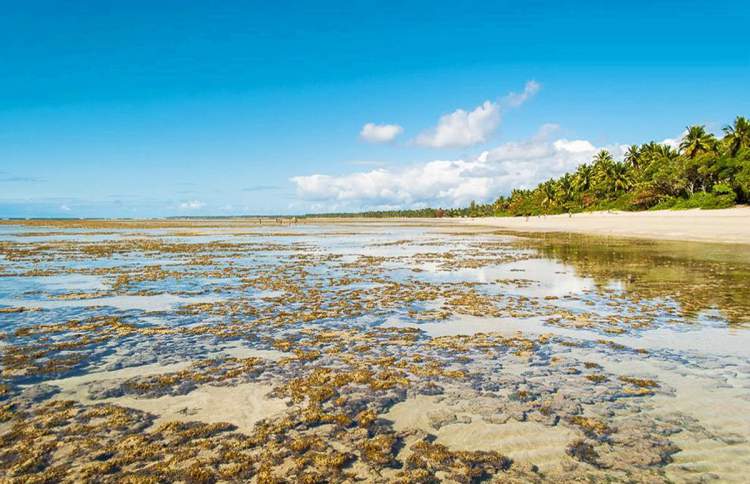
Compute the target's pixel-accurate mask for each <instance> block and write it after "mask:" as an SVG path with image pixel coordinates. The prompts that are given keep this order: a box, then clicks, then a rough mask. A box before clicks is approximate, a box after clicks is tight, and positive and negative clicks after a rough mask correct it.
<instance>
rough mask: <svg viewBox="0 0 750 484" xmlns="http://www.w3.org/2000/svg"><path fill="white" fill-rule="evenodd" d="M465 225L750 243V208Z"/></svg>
mask: <svg viewBox="0 0 750 484" xmlns="http://www.w3.org/2000/svg"><path fill="white" fill-rule="evenodd" d="M458 223H459V224H462V225H477V226H489V227H496V228H500V229H508V230H514V231H522V232H572V233H581V234H591V235H608V236H617V237H635V238H644V239H663V240H687V241H697V242H721V243H741V244H750V207H735V208H727V209H721V210H699V209H695V210H658V211H647V212H589V213H576V214H573V215H572V216H568V215H545V216H541V217H529V218H528V219H527V218H526V217H481V218H472V219H458Z"/></svg>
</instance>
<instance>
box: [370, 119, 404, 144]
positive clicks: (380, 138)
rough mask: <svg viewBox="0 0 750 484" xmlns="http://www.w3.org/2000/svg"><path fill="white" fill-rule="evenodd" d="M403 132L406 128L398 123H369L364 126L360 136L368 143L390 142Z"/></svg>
mask: <svg viewBox="0 0 750 484" xmlns="http://www.w3.org/2000/svg"><path fill="white" fill-rule="evenodd" d="M403 132H404V128H402V127H401V126H399V125H398V124H375V123H367V124H365V125H364V126H362V130H361V131H360V132H359V137H360V138H362V139H363V140H364V141H367V142H368V143H390V142H391V141H393V140H395V139H396V137H397V136H398V135H400V134H401V133H403Z"/></svg>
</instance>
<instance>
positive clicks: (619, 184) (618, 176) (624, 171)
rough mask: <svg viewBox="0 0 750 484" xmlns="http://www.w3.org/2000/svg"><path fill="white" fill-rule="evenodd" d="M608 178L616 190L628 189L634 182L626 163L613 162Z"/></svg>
mask: <svg viewBox="0 0 750 484" xmlns="http://www.w3.org/2000/svg"><path fill="white" fill-rule="evenodd" d="M608 178H609V182H610V183H611V184H612V187H613V188H614V191H615V192H619V191H625V190H628V189H630V187H631V186H632V184H633V183H632V180H633V178H632V176H631V173H630V170H629V169H628V165H627V164H625V163H613V164H612V165H611V168H610V170H609V173H608Z"/></svg>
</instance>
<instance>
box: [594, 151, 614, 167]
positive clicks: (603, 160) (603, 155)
mask: <svg viewBox="0 0 750 484" xmlns="http://www.w3.org/2000/svg"><path fill="white" fill-rule="evenodd" d="M614 161H615V159H614V158H612V154H611V153H610V152H609V151H607V150H601V151H599V153H597V154H596V156H594V166H597V165H598V166H600V167H605V166H607V165H610V164H612V163H614Z"/></svg>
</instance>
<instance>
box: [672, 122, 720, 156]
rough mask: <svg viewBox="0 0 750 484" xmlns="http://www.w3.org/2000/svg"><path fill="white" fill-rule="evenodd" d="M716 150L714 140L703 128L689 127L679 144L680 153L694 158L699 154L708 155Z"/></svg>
mask: <svg viewBox="0 0 750 484" xmlns="http://www.w3.org/2000/svg"><path fill="white" fill-rule="evenodd" d="M715 149H716V138H714V135H712V134H711V133H708V132H707V131H706V127H705V126H698V125H694V126H689V127H688V128H687V134H686V135H685V137H684V138H683V139H682V143H680V152H681V153H684V154H686V155H687V156H688V158H695V157H696V156H698V155H700V154H701V153H709V152H711V151H714V150H715Z"/></svg>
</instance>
